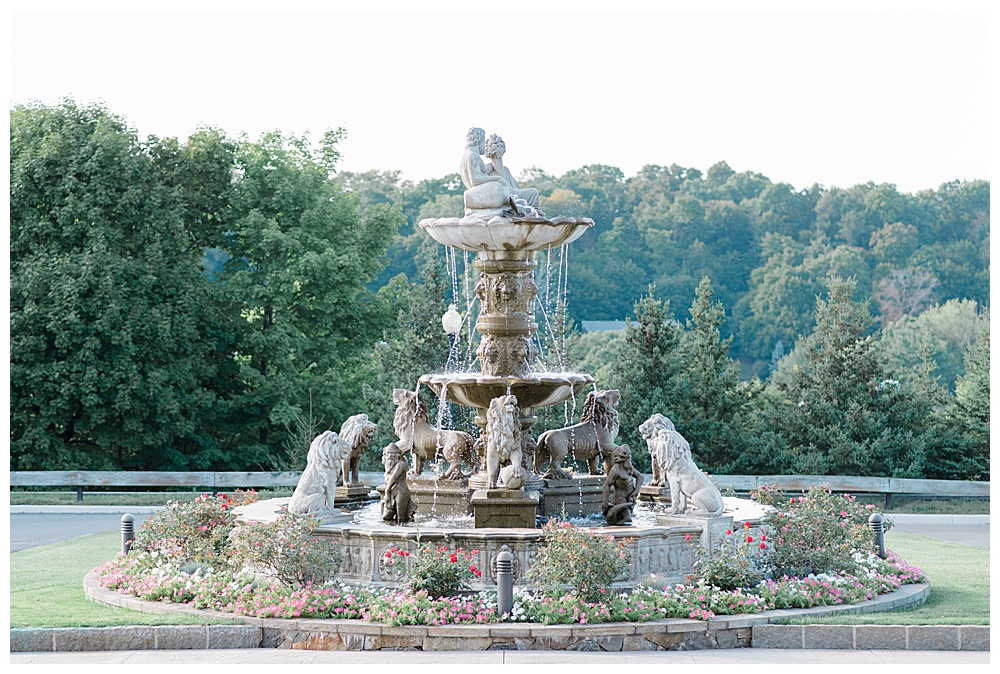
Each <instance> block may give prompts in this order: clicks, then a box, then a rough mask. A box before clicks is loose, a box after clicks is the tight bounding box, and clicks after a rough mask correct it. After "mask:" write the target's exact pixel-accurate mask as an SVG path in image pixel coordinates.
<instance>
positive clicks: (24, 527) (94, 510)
mask: <svg viewBox="0 0 1000 674" xmlns="http://www.w3.org/2000/svg"><path fill="white" fill-rule="evenodd" d="M82 509H84V506H11V514H10V551H11V552H12V553H13V552H17V551H19V550H26V549H28V548H33V547H37V546H39V545H48V544H49V543H56V542H58V541H65V540H69V539H71V538H76V537H78V536H83V535H85V534H92V533H97V532H98V531H120V530H121V517H122V515H124V514H125V513H131V514H132V515H133V516H134V517H135V528H136V530H138V529H139V527H140V526H141V525H142V523H143V522H144V521H145V520H146V518H147V517H149V515H150V514H152V513H153V512H154V510H155V508H153V507H150V506H141V507H140V506H136V507H132V508H130V507H117V506H87V507H85V511H81V510H82ZM892 518H893V520H894V525H893V527H892V530H891V531H889V532H888V533H887V534H886V545H887V546H888V547H890V548H891V547H892V535H893V533H894V532H903V533H911V534H920V535H923V536H930V537H931V538H937V539H940V540H944V541H951V542H953V543H961V544H962V545H969V546H974V547H985V548H989V547H990V518H989V515H892Z"/></svg>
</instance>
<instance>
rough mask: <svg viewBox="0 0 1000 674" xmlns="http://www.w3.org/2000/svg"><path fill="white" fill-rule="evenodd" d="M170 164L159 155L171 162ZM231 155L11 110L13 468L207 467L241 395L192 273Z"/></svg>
mask: <svg viewBox="0 0 1000 674" xmlns="http://www.w3.org/2000/svg"><path fill="white" fill-rule="evenodd" d="M168 158H169V161H168ZM230 162H231V148H230V146H229V145H228V144H227V143H226V142H225V140H224V137H223V136H222V135H221V133H218V132H212V131H205V132H203V133H199V134H196V135H195V136H193V137H192V138H191V139H190V140H189V141H188V142H187V143H185V144H180V143H177V142H176V141H173V140H167V141H158V140H156V139H151V140H150V141H149V142H148V143H145V144H144V143H141V142H140V141H139V139H138V137H137V135H136V133H135V131H134V130H133V129H130V128H128V126H127V125H126V124H125V122H124V120H122V119H121V118H119V117H117V116H115V115H113V114H112V113H110V112H109V111H108V110H107V109H106V108H104V107H103V106H96V105H95V106H89V107H84V106H79V105H77V104H76V103H74V102H72V101H70V100H64V101H62V102H61V103H59V104H57V105H55V106H52V107H48V106H43V105H40V104H32V105H24V106H17V107H15V108H14V109H13V110H12V112H11V326H10V327H11V333H10V335H11V412H10V414H11V468H12V469H18V470H40V469H49V470H54V469H71V468H72V469H79V468H83V469H88V468H89V469H145V470H158V469H161V470H191V469H195V470H197V469H202V470H204V469H210V468H213V467H216V466H218V465H219V464H220V463H221V462H222V461H223V460H224V459H225V458H226V456H225V454H224V452H223V451H222V449H221V445H222V441H221V439H220V434H219V433H218V429H219V427H220V426H222V427H224V426H225V423H226V422H225V419H226V416H227V410H228V405H229V397H230V395H231V394H232V393H233V392H234V390H235V389H236V387H237V386H238V381H237V380H236V377H235V371H234V368H233V367H232V361H231V360H230V359H229V358H228V354H229V352H230V351H231V349H232V333H231V332H230V330H229V325H228V322H227V321H226V319H225V317H224V316H221V315H220V314H219V313H218V312H217V311H216V310H215V308H214V301H213V300H214V297H213V292H212V288H211V287H210V284H209V280H208V278H207V277H206V276H205V275H204V274H203V273H202V267H201V261H202V258H203V255H204V254H203V249H202V247H201V246H202V245H205V243H206V242H207V241H209V240H211V239H212V238H213V237H214V236H215V227H216V223H218V222H219V221H220V219H221V212H222V211H223V210H224V209H223V208H222V207H221V203H222V202H221V196H220V192H222V193H223V194H224V192H225V189H226V188H225V184H227V182H226V181H220V180H218V179H217V178H218V176H220V175H223V174H225V175H228V169H229V166H230Z"/></svg>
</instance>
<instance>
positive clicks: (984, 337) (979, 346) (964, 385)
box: [952, 324, 990, 480]
mask: <svg viewBox="0 0 1000 674" xmlns="http://www.w3.org/2000/svg"><path fill="white" fill-rule="evenodd" d="M955 388H956V394H957V396H956V397H957V404H956V405H955V408H954V410H953V412H952V415H953V416H954V418H955V420H956V421H957V422H958V424H959V425H960V427H961V428H962V429H964V431H965V437H966V441H967V443H968V448H969V451H968V452H967V454H966V458H967V459H970V460H972V461H974V462H975V464H976V465H975V468H972V469H967V470H966V471H964V472H966V474H970V475H971V476H972V478H973V479H980V480H989V477H990V469H989V465H990V464H989V457H990V328H989V324H987V325H986V327H985V328H984V330H983V331H982V332H981V333H980V335H979V337H978V338H977V339H976V341H975V342H974V343H973V344H972V345H970V347H969V348H967V349H966V351H965V374H964V375H962V376H961V377H959V379H958V382H957V383H956V385H955Z"/></svg>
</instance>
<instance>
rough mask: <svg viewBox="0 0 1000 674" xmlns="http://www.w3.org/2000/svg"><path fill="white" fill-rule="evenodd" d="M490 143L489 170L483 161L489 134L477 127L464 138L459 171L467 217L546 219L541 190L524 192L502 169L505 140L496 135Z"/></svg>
mask: <svg viewBox="0 0 1000 674" xmlns="http://www.w3.org/2000/svg"><path fill="white" fill-rule="evenodd" d="M490 140H491V141H492V142H493V144H492V146H490V151H491V152H492V154H491V155H490V159H491V160H492V162H491V165H490V166H488V167H487V166H486V164H485V163H483V159H482V155H483V154H485V153H486V152H487V144H486V132H485V131H483V130H482V129H480V128H479V127H475V126H474V127H472V128H471V129H469V131H468V133H467V134H466V136H465V153H464V154H463V155H462V161H461V163H460V164H459V169H458V172H459V175H461V176H462V182H463V183H464V184H465V187H466V190H465V195H464V196H465V214H466V215H473V214H476V213H477V212H479V213H481V214H483V213H487V214H489V215H502V216H516V215H529V216H532V217H544V215H543V214H542V212H541V211H540V210H538V190H534V189H522V188H521V187H520V186H518V184H517V181H516V180H514V177H513V176H512V175H511V173H510V171H509V170H508V169H507V168H506V167H505V166H504V165H503V154H504V152H505V150H506V146H505V145H504V143H503V140H502V139H501V138H499V137H497V136H496V135H494V136H491V137H490Z"/></svg>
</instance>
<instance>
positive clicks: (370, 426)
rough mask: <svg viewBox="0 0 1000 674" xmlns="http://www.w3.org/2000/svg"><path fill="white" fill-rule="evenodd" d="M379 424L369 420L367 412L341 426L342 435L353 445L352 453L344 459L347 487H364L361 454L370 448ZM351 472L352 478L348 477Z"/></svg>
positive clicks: (344, 483) (345, 483)
mask: <svg viewBox="0 0 1000 674" xmlns="http://www.w3.org/2000/svg"><path fill="white" fill-rule="evenodd" d="M377 428H378V426H376V425H375V424H374V423H372V422H371V421H369V420H368V415H367V414H355V415H354V416H353V417H349V418H348V419H347V421H345V422H344V425H343V426H341V427H340V437H341V438H343V439H344V441H345V442H346V443H347V444H349V445H350V446H351V455H350V456H349V457H348V458H347V459H345V460H344V467H343V473H344V481H343V485H344V486H345V487H363V486H364V483H363V482H361V455H362V454H364V452H365V450H366V449H368V445H369V444H370V443H371V441H372V438H373V437H375V431H376V430H377ZM348 473H350V479H348Z"/></svg>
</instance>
